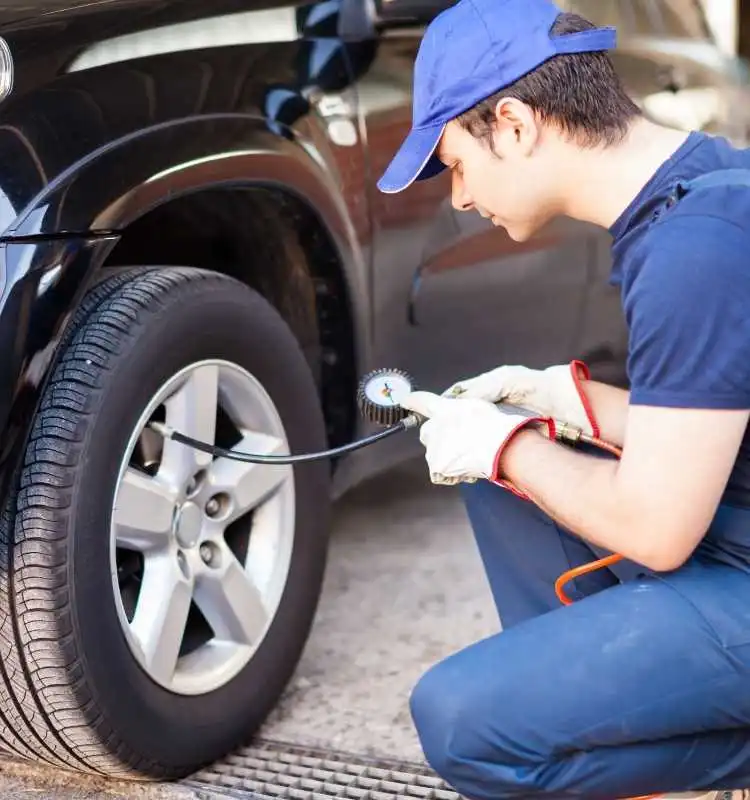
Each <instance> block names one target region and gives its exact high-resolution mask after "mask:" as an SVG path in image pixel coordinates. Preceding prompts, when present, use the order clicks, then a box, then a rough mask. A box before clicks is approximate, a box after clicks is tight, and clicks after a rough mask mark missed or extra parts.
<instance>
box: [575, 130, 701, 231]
mask: <svg viewBox="0 0 750 800" xmlns="http://www.w3.org/2000/svg"><path fill="white" fill-rule="evenodd" d="M688 136H689V134H688V133H686V132H684V131H676V130H673V129H671V128H664V127H661V126H659V125H655V124H653V123H651V122H648V121H647V120H643V119H641V120H639V121H638V122H636V123H634V124H633V125H632V126H631V128H630V131H629V132H628V135H627V137H626V139H625V140H624V141H623V142H622V143H621V144H619V145H617V146H615V147H609V148H601V149H596V150H584V149H579V148H575V149H571V151H570V152H569V153H568V154H567V155H568V157H566V158H565V159H564V161H563V163H564V167H563V170H562V172H563V173H565V175H564V176H563V175H561V177H563V180H564V183H563V187H564V188H563V190H562V191H563V194H564V198H563V204H564V206H565V213H566V214H567V215H568V216H570V217H573V218H574V219H579V220H583V221H584V222H592V223H594V224H595V225H600V226H602V227H604V228H610V227H611V226H612V225H613V224H614V223H615V222H616V221H617V219H618V218H619V217H620V215H621V214H622V213H623V212H624V211H625V209H627V207H628V206H629V205H630V203H631V202H632V201H633V200H634V199H635V198H636V196H637V195H638V193H639V192H640V191H641V189H643V187H644V186H645V185H646V184H647V183H648V182H649V180H651V178H652V177H653V176H654V173H655V172H656V171H657V170H658V169H659V167H661V166H662V164H664V162H665V161H667V160H668V159H669V158H670V156H672V155H673V154H674V152H675V151H676V150H678V149H679V148H680V147H681V145H682V144H684V142H685V140H686V139H687V137H688ZM582 176H584V177H583V179H582Z"/></svg>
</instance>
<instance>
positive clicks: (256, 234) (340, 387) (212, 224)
mask: <svg viewBox="0 0 750 800" xmlns="http://www.w3.org/2000/svg"><path fill="white" fill-rule="evenodd" d="M148 264H158V265H165V266H170V265H172V266H185V265H189V266H196V267H201V268H204V269H210V270H213V271H215V272H218V273H221V274H224V275H228V276H230V277H233V278H237V279H239V280H241V281H242V282H243V283H245V284H246V285H247V286H249V287H251V288H253V289H255V290H256V291H258V292H259V293H260V294H261V295H263V297H265V298H266V299H267V300H268V301H269V302H270V303H271V304H272V305H273V306H274V307H275V308H276V309H277V310H278V311H279V313H280V314H281V315H282V316H283V317H284V319H285V320H286V322H287V324H288V325H289V327H290V328H291V330H292V331H293V333H294V334H295V336H296V338H297V340H298V341H299V343H300V346H301V348H302V350H303V351H304V353H305V356H306V358H307V361H308V363H309V365H310V368H311V370H312V372H313V375H314V376H315V380H316V383H317V385H318V388H319V392H320V395H321V402H322V404H323V410H324V413H325V417H326V423H327V429H328V437H329V441H330V443H331V445H332V446H336V445H339V444H343V443H345V442H347V441H350V440H351V438H352V436H353V425H354V421H355V413H356V412H355V408H354V400H353V398H354V396H355V389H356V375H357V347H356V342H357V332H356V322H355V315H356V310H355V308H354V306H353V302H352V292H351V287H350V286H348V284H347V281H346V277H345V271H344V268H343V264H342V261H341V256H340V253H339V252H338V251H337V249H336V247H335V245H334V242H333V240H332V238H331V236H330V233H329V231H328V230H327V229H326V227H325V225H324V224H323V223H322V222H321V220H320V218H319V217H318V216H317V214H316V213H315V212H314V210H313V209H312V208H310V207H309V206H308V205H307V204H306V203H305V202H304V201H303V200H302V199H301V198H299V197H298V196H295V195H294V194H292V193H290V192H289V191H287V190H285V189H282V188H274V187H269V186H258V185H252V184H248V185H245V186H241V187H236V186H233V187H226V186H224V187H221V186H218V187H204V188H202V189H200V190H199V191H194V192H188V193H186V194H184V195H182V196H180V197H177V198H174V199H170V200H167V201H166V202H164V203H163V204H161V205H159V206H157V207H155V208H152V209H150V210H149V211H148V212H147V213H145V214H144V215H142V216H140V217H138V218H137V219H135V220H133V221H132V222H131V223H130V224H129V225H128V226H127V227H125V228H124V229H123V230H121V231H120V238H119V240H118V242H117V244H116V245H115V246H114V248H113V249H112V251H111V252H110V254H109V255H108V257H107V259H106V260H105V262H104V264H103V265H102V274H105V273H107V272H109V271H111V270H112V269H116V268H121V267H126V266H131V265H148Z"/></svg>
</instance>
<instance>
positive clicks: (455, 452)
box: [399, 392, 554, 497]
mask: <svg viewBox="0 0 750 800" xmlns="http://www.w3.org/2000/svg"><path fill="white" fill-rule="evenodd" d="M399 405H401V407H402V408H406V409H409V410H410V411H414V412H416V413H417V414H419V415H421V416H422V417H426V418H427V421H426V422H424V423H422V426H421V428H420V431H419V439H420V441H421V442H422V444H423V445H424V446H425V450H426V454H425V455H426V459H427V466H428V468H429V471H430V479H431V481H432V482H433V483H436V484H443V485H446V486H451V485H454V484H457V483H462V482H464V483H475V482H476V481H477V480H479V479H485V480H490V481H493V482H494V483H498V484H499V485H501V486H503V487H504V488H507V489H510V490H511V491H513V492H514V493H515V494H518V495H519V496H521V497H525V496H526V495H525V494H523V493H522V492H520V491H518V490H517V489H516V488H515V487H513V486H512V485H511V483H510V482H509V481H508V480H507V479H506V478H505V477H504V476H503V475H502V472H501V464H500V461H501V456H502V454H503V451H504V450H505V447H506V446H507V444H508V442H509V441H510V440H511V438H512V437H513V436H514V435H515V434H516V433H517V432H518V431H519V430H521V429H522V428H525V427H528V426H541V428H542V431H543V433H545V434H546V435H547V436H548V437H549V438H554V422H553V421H552V420H549V419H543V418H541V417H531V418H530V417H527V416H525V415H521V414H509V413H506V412H503V411H500V410H499V409H498V408H496V407H495V406H494V405H493V404H492V403H490V402H487V401H486V400H471V399H469V400H466V399H462V400H456V399H453V398H448V397H441V396H440V395H437V394H432V393H430V392H412V393H411V394H409V395H407V396H406V397H405V398H404V399H403V400H402V401H400V403H399Z"/></svg>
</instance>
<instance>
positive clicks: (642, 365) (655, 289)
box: [624, 215, 750, 409]
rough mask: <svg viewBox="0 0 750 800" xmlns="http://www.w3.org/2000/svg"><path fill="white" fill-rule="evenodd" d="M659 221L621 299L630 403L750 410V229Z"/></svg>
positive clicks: (707, 220)
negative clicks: (625, 325) (626, 329)
mask: <svg viewBox="0 0 750 800" xmlns="http://www.w3.org/2000/svg"><path fill="white" fill-rule="evenodd" d="M661 224H663V225H664V229H663V230H662V231H660V232H659V235H657V236H656V237H654V238H653V239H652V242H654V243H655V246H653V245H652V249H651V252H650V253H649V254H648V255H647V256H646V257H645V261H644V263H643V265H642V267H641V269H640V270H639V272H638V275H637V277H636V278H635V279H634V281H633V283H632V285H631V287H630V289H629V291H628V293H627V297H626V299H625V301H624V302H625V315H626V319H627V322H628V327H629V351H628V376H629V380H630V386H631V403H633V404H635V405H652V406H671V407H682V408H689V407H692V408H724V409H738V408H750V233H748V231H747V230H745V229H743V228H742V227H741V226H740V225H738V224H735V223H732V222H728V221H726V220H724V219H718V218H715V217H701V216H693V215H684V216H679V217H675V218H674V219H671V220H669V222H668V223H666V222H665V223H661ZM748 225H749V226H750V220H748ZM655 233H657V231H656V230H655V229H654V230H652V231H651V232H650V233H649V234H648V236H649V237H651V236H652V235H653V234H655Z"/></svg>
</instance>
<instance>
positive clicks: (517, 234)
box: [501, 225, 535, 244]
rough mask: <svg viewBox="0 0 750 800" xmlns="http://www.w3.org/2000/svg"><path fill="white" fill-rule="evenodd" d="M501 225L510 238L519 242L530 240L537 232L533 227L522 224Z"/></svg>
mask: <svg viewBox="0 0 750 800" xmlns="http://www.w3.org/2000/svg"><path fill="white" fill-rule="evenodd" d="M501 227H503V228H505V232H506V233H507V234H508V237H509V238H510V239H512V240H513V241H514V242H518V243H519V244H522V243H523V242H528V241H529V239H531V237H532V236H533V235H534V233H535V231H534V229H533V228H528V227H522V226H520V225H502V226H501Z"/></svg>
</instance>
